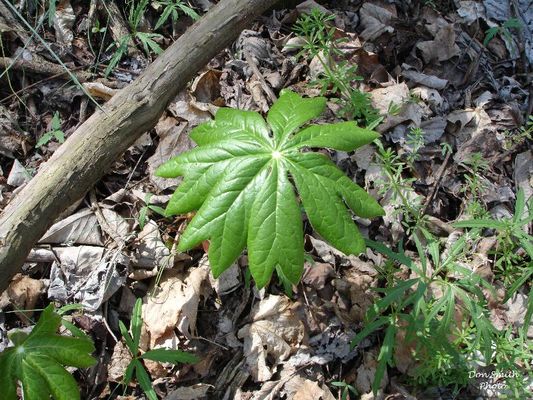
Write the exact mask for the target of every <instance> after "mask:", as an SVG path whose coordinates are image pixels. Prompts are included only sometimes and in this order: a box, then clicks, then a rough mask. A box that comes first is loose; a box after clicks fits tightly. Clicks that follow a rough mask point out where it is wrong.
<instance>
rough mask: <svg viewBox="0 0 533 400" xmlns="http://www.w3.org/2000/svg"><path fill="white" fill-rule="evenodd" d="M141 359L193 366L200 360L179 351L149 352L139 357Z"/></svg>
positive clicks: (156, 350)
mask: <svg viewBox="0 0 533 400" xmlns="http://www.w3.org/2000/svg"><path fill="white" fill-rule="evenodd" d="M141 358H144V359H147V360H152V361H159V362H166V363H172V364H178V363H182V364H194V363H197V362H198V361H199V360H200V359H199V358H198V357H196V356H195V355H194V354H191V353H187V352H185V351H181V350H169V349H154V350H149V351H147V352H146V353H144V354H143V355H142V356H141Z"/></svg>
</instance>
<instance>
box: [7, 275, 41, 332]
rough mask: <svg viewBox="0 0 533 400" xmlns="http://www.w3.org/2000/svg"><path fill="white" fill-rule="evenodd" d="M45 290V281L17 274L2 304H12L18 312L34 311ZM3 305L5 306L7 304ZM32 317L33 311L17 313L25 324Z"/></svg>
mask: <svg viewBox="0 0 533 400" xmlns="http://www.w3.org/2000/svg"><path fill="white" fill-rule="evenodd" d="M44 289H45V287H44V283H43V281H41V280H38V279H33V278H30V277H29V276H26V275H22V274H17V275H15V276H14V277H13V279H12V280H11V283H10V284H9V287H8V288H7V289H6V290H5V292H4V293H2V297H3V301H2V303H11V304H13V306H14V308H15V309H18V310H32V309H34V308H35V304H37V301H38V300H39V297H40V296H41V294H43V292H44ZM2 305H3V306H5V305H7V304H2ZM2 308H3V307H2ZM32 315H33V311H26V312H23V313H17V316H18V317H19V318H20V319H21V320H22V322H24V323H27V322H29V320H28V318H29V317H31V316H32Z"/></svg>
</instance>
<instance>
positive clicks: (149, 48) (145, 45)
mask: <svg viewBox="0 0 533 400" xmlns="http://www.w3.org/2000/svg"><path fill="white" fill-rule="evenodd" d="M149 3H150V0H130V1H129V2H128V7H127V8H128V11H127V17H128V25H129V28H130V33H129V34H128V35H125V36H124V37H122V38H120V39H119V40H118V41H116V42H114V43H112V44H111V45H110V46H109V47H108V50H109V49H111V48H112V47H115V52H114V54H113V57H111V60H110V61H109V64H108V65H107V67H106V69H105V75H106V76H107V75H109V74H110V73H111V71H113V69H115V67H116V66H117V65H118V63H119V62H120V60H121V59H122V57H124V55H126V54H127V52H128V46H129V45H130V43H131V42H132V41H133V42H135V41H138V42H139V43H140V44H141V47H142V49H143V50H144V52H145V53H146V55H147V56H150V54H151V53H155V54H161V53H162V52H163V49H162V48H161V47H160V46H159V44H157V42H156V39H160V38H162V37H163V36H162V35H161V34H159V33H153V32H142V31H140V30H139V26H140V24H141V20H142V18H143V16H144V15H145V13H146V10H147V8H148V5H149ZM154 3H155V4H156V5H158V6H164V8H163V12H162V14H161V16H160V17H159V19H158V21H157V22H156V26H155V29H158V28H160V27H161V26H162V25H163V24H165V22H167V21H168V19H169V18H171V19H172V20H173V21H176V20H177V19H178V17H179V11H181V12H182V13H183V14H185V15H188V16H190V17H191V18H192V19H194V20H196V19H198V18H199V16H198V14H197V13H196V12H195V11H194V10H193V9H192V8H191V7H189V6H188V5H187V4H186V3H185V2H183V1H181V0H164V1H158V2H154Z"/></svg>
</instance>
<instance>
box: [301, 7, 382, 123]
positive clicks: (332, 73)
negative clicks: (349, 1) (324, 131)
mask: <svg viewBox="0 0 533 400" xmlns="http://www.w3.org/2000/svg"><path fill="white" fill-rule="evenodd" d="M334 19H335V15H333V14H330V15H328V14H325V13H324V12H322V11H321V10H319V9H318V8H314V9H312V10H311V12H310V13H309V14H307V15H303V16H301V17H300V18H299V19H298V21H296V24H295V26H294V31H295V32H296V34H298V36H300V37H301V38H302V39H304V44H303V46H302V50H301V51H300V52H299V53H298V56H300V55H306V56H307V57H308V58H309V59H313V58H316V59H317V60H318V61H319V63H320V65H321V66H322V68H323V70H324V72H323V73H322V74H321V75H320V76H319V77H318V78H317V79H316V80H314V81H313V82H311V84H312V85H317V86H318V87H319V88H320V91H321V95H323V94H325V93H326V92H327V91H329V92H331V93H332V94H333V95H338V98H336V99H334V100H336V101H337V103H338V104H339V105H340V107H341V108H340V114H341V115H343V116H345V117H346V118H347V119H354V120H356V121H361V122H364V123H365V124H366V125H367V127H370V126H373V127H375V126H377V125H378V124H379V123H380V122H381V120H382V118H381V117H380V115H379V113H378V112H377V110H376V109H375V108H374V107H373V106H372V101H371V99H370V94H369V93H365V92H363V91H361V90H359V89H357V88H356V87H355V84H356V83H357V82H358V81H361V80H362V79H363V77H362V76H359V75H358V74H357V65H356V64H353V63H351V62H348V61H347V60H343V59H342V58H343V57H344V54H343V53H342V51H341V50H340V49H339V46H340V45H341V44H342V43H343V42H345V41H346V39H343V38H340V39H337V38H336V37H335V27H333V26H331V25H330V24H331V21H332V20H334Z"/></svg>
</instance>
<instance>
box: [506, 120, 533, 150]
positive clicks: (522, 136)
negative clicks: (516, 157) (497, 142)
mask: <svg viewBox="0 0 533 400" xmlns="http://www.w3.org/2000/svg"><path fill="white" fill-rule="evenodd" d="M532 134H533V115H530V116H529V117H528V118H527V121H526V123H525V125H524V126H522V127H520V128H519V129H516V130H506V131H505V140H504V142H503V145H504V148H505V150H508V151H509V150H511V149H513V148H514V147H517V146H520V145H521V144H523V143H524V142H525V141H526V140H531V139H532V137H531V135H532Z"/></svg>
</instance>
